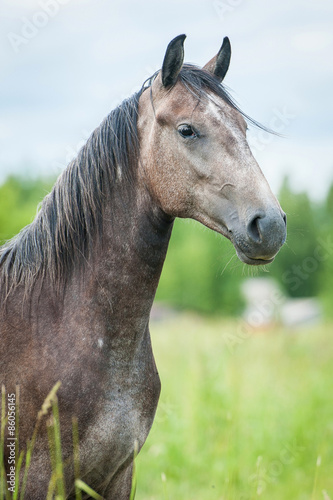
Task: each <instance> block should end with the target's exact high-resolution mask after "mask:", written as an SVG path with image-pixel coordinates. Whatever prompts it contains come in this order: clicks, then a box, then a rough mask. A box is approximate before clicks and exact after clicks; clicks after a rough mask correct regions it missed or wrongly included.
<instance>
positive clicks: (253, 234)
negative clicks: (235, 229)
mask: <svg viewBox="0 0 333 500" xmlns="http://www.w3.org/2000/svg"><path fill="white" fill-rule="evenodd" d="M259 220H260V217H255V218H254V219H252V221H251V222H250V223H249V225H248V226H247V231H248V234H249V236H250V238H251V239H252V240H253V241H255V242H256V243H260V241H261V234H260V229H259Z"/></svg>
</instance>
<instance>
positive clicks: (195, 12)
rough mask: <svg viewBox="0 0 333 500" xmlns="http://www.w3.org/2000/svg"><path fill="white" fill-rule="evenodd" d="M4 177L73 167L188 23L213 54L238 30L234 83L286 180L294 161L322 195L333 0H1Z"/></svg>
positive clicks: (194, 56) (298, 181)
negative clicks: (105, 121)
mask: <svg viewBox="0 0 333 500" xmlns="http://www.w3.org/2000/svg"><path fill="white" fill-rule="evenodd" d="M1 2H2V6H1V15H0V23H1V25H0V28H1V29H0V34H1V44H0V67H1V73H0V75H1V76H0V146H1V147H0V182H1V181H3V180H4V179H5V177H6V175H8V173H12V172H19V171H20V172H30V173H34V174H39V173H45V174H52V175H55V174H57V173H60V172H61V169H63V168H64V167H65V166H66V164H67V163H68V161H69V160H70V159H71V158H72V157H73V155H74V154H75V152H76V151H77V150H78V148H79V147H80V146H81V145H82V143H83V141H84V140H85V139H87V137H88V135H89V134H90V133H91V131H92V130H93V129H94V128H95V127H96V126H97V125H98V124H99V123H100V121H101V120H102V119H103V118H104V116H106V115H107V114H108V113H109V112H110V111H111V109H112V108H113V107H115V106H116V105H117V104H118V103H119V102H121V101H122V100H123V99H124V98H125V97H127V96H129V95H131V94H132V93H133V92H134V91H135V90H137V89H138V88H139V87H140V86H141V84H142V82H143V81H144V80H145V79H146V78H147V77H148V76H150V75H151V74H152V73H153V72H154V71H155V70H156V69H158V68H160V67H161V64H162V61H163V57H164V53H165V49H166V46H167V44H168V42H169V41H170V40H171V39H172V38H173V37H175V36H176V35H179V34H181V33H186V34H187V39H186V42H185V60H186V61H187V62H192V63H196V64H198V65H204V64H205V63H206V62H207V61H208V60H209V59H210V58H211V57H212V56H213V55H214V54H215V53H216V52H217V51H218V49H219V47H220V45H221V42H222V39H223V37H224V36H225V35H228V36H229V38H230V40H231V45H232V61H231V65H230V69H229V72H228V75H227V77H226V79H225V83H226V85H227V86H228V87H230V88H231V89H232V91H233V95H234V97H235V98H236V100H237V102H238V103H239V104H240V105H241V107H242V108H243V109H244V111H245V112H247V113H248V114H250V115H251V116H252V117H253V118H255V119H257V120H259V121H261V122H262V123H264V124H266V125H268V126H271V127H272V128H275V129H276V130H278V131H279V132H280V133H282V134H283V135H284V136H285V137H284V138H283V139H281V138H277V137H274V136H268V135H267V134H264V133H262V132H258V131H256V130H253V131H252V133H251V137H250V140H251V144H252V145H253V149H254V153H255V156H256V158H257V159H258V161H259V163H260V166H261V167H262V170H263V171H264V173H265V175H266V177H267V178H268V180H269V182H270V183H271V185H272V187H273V190H274V191H275V192H276V191H277V190H278V188H279V186H280V184H281V180H282V178H283V176H284V175H285V174H286V173H289V175H290V178H291V181H292V184H293V186H294V187H295V188H296V189H298V190H302V189H307V190H308V191H309V193H310V194H311V195H313V196H314V197H315V198H319V197H321V196H322V195H323V194H325V193H326V190H327V187H328V185H329V183H331V182H332V181H333V98H332V91H333V58H332V54H333V2H331V1H329V0H312V1H311V0H290V1H288V2H267V0H266V1H264V0H220V1H214V0H213V1H210V0H209V1H204V0H183V1H182V2H179V1H177V0H168V1H167V2H158V1H155V2H153V1H152V0H146V1H144V2H143V1H142V2H140V1H136V2H135V1H134V0H122V1H120V0H109V1H107V0H95V1H92V0H37V1H36V0H1Z"/></svg>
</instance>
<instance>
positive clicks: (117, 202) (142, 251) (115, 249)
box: [85, 189, 172, 328]
mask: <svg viewBox="0 0 333 500" xmlns="http://www.w3.org/2000/svg"><path fill="white" fill-rule="evenodd" d="M103 226H104V227H103V238H102V241H103V243H102V244H99V245H97V246H96V250H95V252H94V255H93V256H92V259H91V262H90V263H89V262H88V264H87V265H88V267H89V265H90V271H89V269H88V272H89V275H90V276H89V286H88V288H87V289H86V290H85V294H88V301H89V300H91V301H92V302H91V304H92V307H93V308H94V310H93V313H94V314H96V315H97V316H99V317H108V318H109V319H111V317H112V322H113V324H117V321H118V322H119V323H121V324H122V325H124V324H125V323H126V322H128V323H130V324H132V326H133V327H134V328H135V325H139V324H140V322H141V321H146V320H148V317H149V312H150V309H151V306H152V302H153V299H154V296H155V292H156V288H157V285H158V281H159V278H160V274H161V271H162V267H163V263H164V259H165V255H166V251H167V247H168V243H169V239H170V235H171V230H172V221H171V220H169V219H167V218H165V215H163V214H162V212H161V211H160V210H159V209H158V208H157V207H156V206H155V205H154V203H153V202H152V200H151V198H150V197H149V195H148V194H147V193H146V192H145V190H144V189H142V190H141V191H140V190H139V189H137V191H134V192H133V193H132V194H131V196H128V197H127V198H124V197H122V196H118V198H117V197H116V198H115V199H114V200H113V201H112V204H110V206H108V207H107V209H106V213H105V216H104V222H103ZM86 296H87V295H86Z"/></svg>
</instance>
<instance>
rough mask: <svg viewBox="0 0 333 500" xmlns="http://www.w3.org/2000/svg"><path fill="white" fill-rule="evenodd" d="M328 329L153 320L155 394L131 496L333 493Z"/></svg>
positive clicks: (332, 354)
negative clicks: (245, 331)
mask: <svg viewBox="0 0 333 500" xmlns="http://www.w3.org/2000/svg"><path fill="white" fill-rule="evenodd" d="M332 326H333V325H323V326H321V327H313V328H308V329H303V330H299V331H287V330H285V329H284V330H282V329H278V328H277V329H274V330H271V331H269V332H260V333H251V334H250V335H246V336H243V337H241V336H239V334H237V332H239V331H240V324H239V323H237V322H236V321H226V320H212V319H203V318H200V317H197V316H193V315H181V316H177V317H175V318H173V319H170V320H168V321H167V322H161V323H153V324H152V325H151V331H152V338H153V345H154V352H155V357H156V362H157V366H158V369H159V372H160V377H161V380H162V394H161V399H160V403H159V408H158V411H157V415H156V419H155V423H154V425H153V428H152V431H151V433H150V435H149V437H148V440H147V442H146V444H145V446H144V448H143V450H142V451H141V453H140V455H139V457H138V458H137V473H138V489H137V495H136V500H165V499H169V500H222V499H223V500H233V499H235V500H250V499H256V498H261V499H269V500H282V499H283V500H303V499H304V500H315V499H316V500H317V499H324V500H328V499H333V337H332V334H333V328H332ZM235 332H236V337H234V335H235ZM233 338H234V339H236V342H233V341H232V339H233Z"/></svg>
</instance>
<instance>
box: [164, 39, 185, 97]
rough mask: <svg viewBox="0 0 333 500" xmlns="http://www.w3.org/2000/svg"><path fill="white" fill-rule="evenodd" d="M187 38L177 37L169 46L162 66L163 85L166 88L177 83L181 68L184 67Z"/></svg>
mask: <svg viewBox="0 0 333 500" xmlns="http://www.w3.org/2000/svg"><path fill="white" fill-rule="evenodd" d="M185 38H186V35H179V36H176V38H174V39H173V40H171V42H170V43H169V45H168V46H167V49H166V52H165V56H164V60H163V65H162V83H163V86H164V87H169V86H170V85H174V84H175V83H176V80H177V77H178V75H179V72H180V70H181V67H182V66H183V61H184V40H185Z"/></svg>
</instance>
